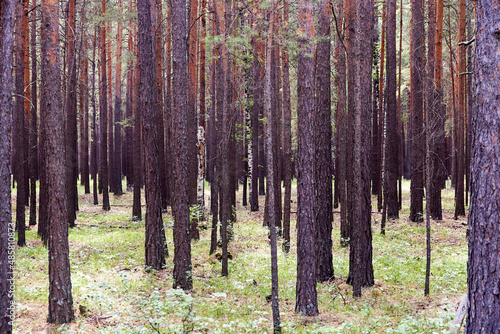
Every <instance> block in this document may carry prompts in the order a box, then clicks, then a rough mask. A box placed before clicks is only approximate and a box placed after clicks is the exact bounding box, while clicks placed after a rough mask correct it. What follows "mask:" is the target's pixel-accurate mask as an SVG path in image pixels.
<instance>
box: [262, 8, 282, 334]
mask: <svg viewBox="0 0 500 334" xmlns="http://www.w3.org/2000/svg"><path fill="white" fill-rule="evenodd" d="M275 6H276V5H275V3H274V2H273V3H272V4H271V18H270V23H269V33H268V37H267V48H266V49H267V52H266V94H265V95H266V105H265V111H266V117H267V119H268V122H267V123H266V125H267V127H266V144H267V146H266V147H267V152H266V159H267V165H268V166H274V165H275V161H274V159H276V158H277V156H276V155H275V152H274V147H275V146H276V144H275V143H274V140H275V138H276V136H275V133H274V131H275V130H276V127H275V126H274V124H272V120H273V118H275V116H276V112H275V111H274V112H273V110H272V109H271V105H272V101H271V100H272V92H271V91H272V82H271V81H272V75H271V65H272V62H271V60H272V57H273V52H272V51H271V50H272V48H273V39H274V38H273V37H274V34H275V33H276V31H275V27H274V26H275V16H276V9H275ZM273 114H274V115H273ZM276 182H278V178H277V174H276V169H275V168H270V169H269V173H268V174H267V184H268V186H269V188H268V193H267V196H268V197H269V203H271V205H270V206H269V231H270V238H271V286H272V288H271V306H272V311H273V332H274V333H281V323H280V311H279V300H278V251H277V245H276V228H277V226H276V225H275V222H276V220H277V219H276V215H277V214H278V212H277V210H276V209H277V208H276V206H275V205H272V204H273V203H276V200H275V196H276V194H275V190H276V187H275V186H274V184H275V183H276ZM278 189H280V187H278ZM280 190H281V189H280Z"/></svg>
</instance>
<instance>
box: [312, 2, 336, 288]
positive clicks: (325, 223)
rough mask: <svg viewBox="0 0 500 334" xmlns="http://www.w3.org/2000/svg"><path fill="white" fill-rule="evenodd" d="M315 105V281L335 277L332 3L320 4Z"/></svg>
mask: <svg viewBox="0 0 500 334" xmlns="http://www.w3.org/2000/svg"><path fill="white" fill-rule="evenodd" d="M318 6H319V8H318V15H319V17H318V38H319V39H320V41H319V42H318V44H317V46H316V74H315V75H316V87H315V88H316V101H315V103H316V106H315V109H316V110H315V117H316V119H315V127H314V128H315V132H316V133H315V147H316V153H315V159H314V160H315V162H316V166H315V183H314V184H315V188H316V189H315V191H316V201H317V202H316V209H315V211H316V222H315V224H316V280H317V281H318V282H325V281H328V280H331V279H333V255H332V222H333V203H332V192H333V189H332V174H333V173H332V166H333V164H332V147H331V145H332V117H331V114H332V111H331V97H330V95H331V91H330V72H331V71H330V2H329V1H326V0H325V1H322V2H320V3H319V4H318Z"/></svg>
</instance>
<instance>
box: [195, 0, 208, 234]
mask: <svg viewBox="0 0 500 334" xmlns="http://www.w3.org/2000/svg"><path fill="white" fill-rule="evenodd" d="M206 7H207V0H201V4H200V12H201V15H202V16H201V19H200V21H201V28H200V30H201V32H200V34H201V36H200V79H199V80H200V119H199V123H198V124H199V125H198V196H197V197H198V210H199V214H200V215H199V220H205V175H206V172H205V168H206V159H205V144H206V127H207V123H206V117H205V114H206V106H205V94H206V88H205V86H206V83H205V39H206V36H207V28H206V26H207V21H206V20H207V18H206ZM198 235H199V233H198Z"/></svg>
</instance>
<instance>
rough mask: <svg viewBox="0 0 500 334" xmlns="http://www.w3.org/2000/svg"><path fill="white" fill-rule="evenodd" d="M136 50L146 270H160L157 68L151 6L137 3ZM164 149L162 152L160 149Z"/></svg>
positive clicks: (162, 233) (162, 251) (162, 234)
mask: <svg viewBox="0 0 500 334" xmlns="http://www.w3.org/2000/svg"><path fill="white" fill-rule="evenodd" d="M137 13H138V17H137V18H138V27H139V30H138V48H139V68H140V77H139V89H140V92H141V93H140V97H141V102H140V106H141V109H142V110H144V116H143V120H144V123H143V128H144V146H145V159H146V161H145V162H146V165H145V167H146V170H145V172H146V179H145V181H146V184H145V186H146V235H145V236H146V241H145V251H146V255H145V257H146V266H147V267H150V268H152V269H156V270H160V269H163V267H164V266H165V254H166V249H167V248H166V246H167V245H166V243H165V231H164V229H163V219H162V215H161V189H160V175H159V167H160V163H159V161H158V156H159V148H160V147H162V146H160V145H159V143H158V107H157V106H156V103H157V96H156V93H157V87H156V66H155V62H154V55H153V34H152V23H151V3H150V2H149V1H139V2H138V3H137ZM162 149H163V148H162Z"/></svg>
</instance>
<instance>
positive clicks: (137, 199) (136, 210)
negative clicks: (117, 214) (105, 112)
mask: <svg viewBox="0 0 500 334" xmlns="http://www.w3.org/2000/svg"><path fill="white" fill-rule="evenodd" d="M140 72H141V70H140V68H139V67H136V70H135V71H134V78H133V81H134V83H133V85H134V89H133V91H134V92H133V97H134V101H133V102H132V105H133V108H134V110H133V113H134V153H135V154H134V172H133V174H134V195H133V202H132V220H142V206H141V188H142V152H141V150H142V146H143V145H142V111H141V110H142V108H141V105H140V91H139V75H140Z"/></svg>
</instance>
